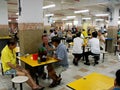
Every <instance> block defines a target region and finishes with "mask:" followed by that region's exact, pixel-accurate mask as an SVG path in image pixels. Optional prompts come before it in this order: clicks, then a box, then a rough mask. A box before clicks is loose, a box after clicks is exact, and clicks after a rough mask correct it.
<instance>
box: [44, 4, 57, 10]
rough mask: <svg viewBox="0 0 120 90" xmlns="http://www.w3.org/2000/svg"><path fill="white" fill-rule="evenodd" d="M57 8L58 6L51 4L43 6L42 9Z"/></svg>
mask: <svg viewBox="0 0 120 90" xmlns="http://www.w3.org/2000/svg"><path fill="white" fill-rule="evenodd" d="M55 6H56V5H55V4H51V5H47V6H43V8H42V9H48V8H53V7H55Z"/></svg>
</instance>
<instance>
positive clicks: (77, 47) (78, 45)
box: [73, 32, 84, 66]
mask: <svg viewBox="0 0 120 90" xmlns="http://www.w3.org/2000/svg"><path fill="white" fill-rule="evenodd" d="M80 36H81V32H78V33H77V34H76V38H74V40H73V43H74V45H73V55H74V59H73V64H74V65H76V66H77V65H78V61H79V60H80V58H81V57H82V55H83V51H82V45H83V43H84V41H83V39H81V38H80Z"/></svg>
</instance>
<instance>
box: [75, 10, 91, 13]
mask: <svg viewBox="0 0 120 90" xmlns="http://www.w3.org/2000/svg"><path fill="white" fill-rule="evenodd" d="M85 12H89V10H79V11H74V13H85Z"/></svg>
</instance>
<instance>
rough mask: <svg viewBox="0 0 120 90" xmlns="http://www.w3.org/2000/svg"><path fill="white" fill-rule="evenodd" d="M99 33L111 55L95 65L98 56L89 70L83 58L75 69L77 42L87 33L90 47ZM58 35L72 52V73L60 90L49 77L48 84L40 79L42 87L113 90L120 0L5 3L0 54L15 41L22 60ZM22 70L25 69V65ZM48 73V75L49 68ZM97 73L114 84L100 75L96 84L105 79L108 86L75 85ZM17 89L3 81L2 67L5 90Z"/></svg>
mask: <svg viewBox="0 0 120 90" xmlns="http://www.w3.org/2000/svg"><path fill="white" fill-rule="evenodd" d="M51 31H52V32H51ZM94 31H101V33H102V35H103V36H104V38H105V50H102V51H101V52H100V60H99V63H98V64H96V65H94V58H93V56H89V59H90V65H85V64H84V62H85V61H84V58H81V60H80V61H79V62H78V65H74V64H73V58H74V56H73V54H72V53H73V45H74V43H73V38H74V36H75V35H76V33H77V32H81V33H82V35H83V36H81V38H82V39H84V44H86V46H87V43H88V41H89V39H90V38H91V33H92V32H94ZM51 33H52V34H51ZM53 33H54V36H55V35H58V36H59V37H61V38H62V40H61V43H64V44H65V45H66V47H67V54H68V61H69V68H68V69H67V70H66V71H64V72H63V73H62V74H61V77H62V81H61V83H60V85H57V86H56V87H54V88H50V87H49V84H50V82H51V79H50V78H49V76H47V77H48V78H46V79H43V78H42V77H39V84H40V85H42V86H44V87H45V89H44V90H72V89H73V90H112V88H113V87H114V79H115V73H116V71H117V70H118V69H120V67H119V65H120V55H119V51H120V41H119V40H120V39H119V38H120V0H0V52H1V50H2V49H3V47H4V46H5V45H6V41H7V40H9V38H15V39H16V40H17V41H18V44H17V47H16V51H17V55H18V57H19V56H25V55H28V54H33V53H37V52H38V48H39V45H40V44H41V43H42V39H41V36H42V35H43V34H47V35H48V36H49V37H52V36H53ZM71 38H72V40H71ZM68 39H70V40H68ZM87 50H88V48H85V51H87ZM18 60H19V59H18ZM0 63H1V61H0ZM19 64H20V65H22V66H23V67H25V64H24V62H22V61H21V60H19ZM45 71H46V73H47V70H46V68H45ZM92 73H98V74H100V75H103V77H108V78H110V80H109V79H108V78H107V79H105V78H101V77H100V76H99V75H98V77H97V78H95V79H100V80H102V79H104V80H103V82H97V80H95V79H93V80H92V81H91V82H89V81H88V82H86V83H84V82H83V83H84V84H83V83H82V84H81V82H78V83H75V84H74V85H72V84H70V83H72V82H75V81H76V80H81V79H86V78H87V77H86V78H85V76H87V75H91V74H92ZM91 77H95V76H91ZM86 80H87V79H86ZM90 83H93V84H90ZM95 83H98V84H99V85H101V87H102V88H101V87H99V85H98V86H97V84H95ZM88 84H90V85H88ZM102 85H103V86H102ZM79 86H80V87H79ZM15 87H16V88H17V90H19V89H20V86H19V84H15ZM76 87H79V88H76ZM86 87H89V89H87V88H86ZM11 88H12V81H11V76H9V75H2V66H1V67H0V90H11ZM23 90H30V87H29V86H28V85H27V84H26V83H23Z"/></svg>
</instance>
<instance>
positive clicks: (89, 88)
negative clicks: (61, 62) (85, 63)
mask: <svg viewBox="0 0 120 90" xmlns="http://www.w3.org/2000/svg"><path fill="white" fill-rule="evenodd" d="M113 85H114V78H111V77H108V76H105V75H102V74H99V73H96V72H94V73H91V74H89V75H87V76H85V77H83V78H81V79H79V80H76V81H73V82H71V83H69V84H67V86H68V87H70V88H72V89H74V90H109V89H110V88H111V87H113Z"/></svg>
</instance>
